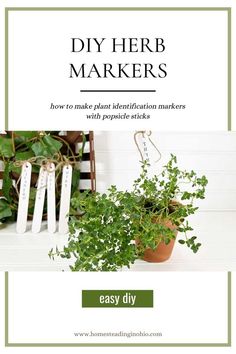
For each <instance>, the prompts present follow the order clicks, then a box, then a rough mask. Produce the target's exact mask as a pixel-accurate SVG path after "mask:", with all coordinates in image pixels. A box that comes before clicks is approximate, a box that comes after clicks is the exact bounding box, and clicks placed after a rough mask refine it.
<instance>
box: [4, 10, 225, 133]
mask: <svg viewBox="0 0 236 354" xmlns="http://www.w3.org/2000/svg"><path fill="white" fill-rule="evenodd" d="M71 37H79V38H83V39H84V38H92V37H96V38H103V37H104V38H107V39H106V40H105V41H104V46H103V45H102V52H101V53H96V52H92V53H84V52H81V53H71ZM113 37H116V38H122V37H137V38H141V37H146V38H150V40H151V43H152V39H153V38H155V37H161V38H164V40H165V46H166V50H165V51H164V52H163V53H149V52H148V53H121V54H120V53H111V43H110V38H113ZM118 41H119V40H118ZM119 42H120V41H119ZM93 48H94V47H93V46H92V50H93ZM104 62H105V63H106V62H108V63H112V64H114V66H115V67H116V65H117V63H137V62H138V63H139V62H140V63H145V62H146V63H149V62H150V63H153V64H154V66H155V67H156V66H158V65H159V63H163V62H164V63H166V64H167V72H168V74H167V77H166V78H164V79H160V78H157V79H154V78H149V79H125V78H122V79H113V78H112V79H110V78H109V79H102V78H100V79H97V78H95V79H91V78H90V79H79V78H73V79H71V78H69V63H73V64H74V65H75V67H76V68H77V70H78V68H79V67H80V65H81V64H82V63H86V65H92V64H93V63H95V64H96V65H97V66H98V67H99V66H100V65H102V63H104ZM23 83H24V87H23V92H22V84H23ZM80 89H156V90H157V92H156V93H128V94H126V93H87V94H86V93H80V92H79V90H80ZM84 102H88V103H90V104H92V103H94V104H95V103H96V104H97V103H102V104H108V103H113V102H114V103H121V104H128V103H130V102H131V103H132V102H137V103H139V104H141V103H149V104H157V105H158V104H165V105H166V104H172V103H174V104H178V105H180V104H181V105H186V109H185V110H166V111H165V110H159V111H158V110H156V111H154V112H150V114H151V119H150V120H148V121H146V120H145V121H144V120H142V119H141V120H135V121H133V120H128V121H122V122H121V121H120V120H116V121H113V122H111V121H100V120H94V121H92V122H91V121H90V120H87V119H86V113H91V111H78V110H50V109H49V107H50V105H51V103H53V104H54V105H58V104H67V103H68V104H72V105H73V104H83V103H84ZM102 112H103V113H110V114H111V111H109V112H108V111H105V110H103V111H102ZM118 112H119V111H117V110H115V111H113V113H118ZM124 112H126V113H130V114H132V113H136V112H134V111H132V110H130V111H129V110H123V113H124ZM139 112H140V113H143V112H146V113H149V111H145V110H139ZM95 113H96V112H95ZM29 121H31V127H32V128H33V129H35V130H42V129H44V130H50V129H53V127H55V125H56V124H58V125H59V126H60V128H61V129H74V128H75V126H77V127H79V128H78V129H83V130H84V129H87V128H88V127H89V126H90V127H91V125H92V126H93V128H94V129H106V130H113V129H118V130H120V129H130V128H131V127H133V125H134V124H135V126H136V128H143V127H144V126H148V127H149V128H150V127H153V126H158V129H159V130H226V129H227V12H226V11H223V12H221V11H200V12H199V11H189V12H186V11H182V12H179V11H178V12H176V11H167V12H165V11H164V12H163V11H149V12H147V11H146V12H140V11H133V12H130V11H126V12H125V11H124V12H120V11H118V12H116V11H113V12H107V11H105V12H96V11H94V12H80V11H71V12H69V11H66V12H62V11H55V12H51V11H49V12H47V11H43V12H42V11H35V12H34V11H32V12H29V11H26V12H22V11H21V12H17V11H15V12H10V13H9V129H12V128H13V127H14V129H15V130H20V129H27V128H28V122H29Z"/></svg>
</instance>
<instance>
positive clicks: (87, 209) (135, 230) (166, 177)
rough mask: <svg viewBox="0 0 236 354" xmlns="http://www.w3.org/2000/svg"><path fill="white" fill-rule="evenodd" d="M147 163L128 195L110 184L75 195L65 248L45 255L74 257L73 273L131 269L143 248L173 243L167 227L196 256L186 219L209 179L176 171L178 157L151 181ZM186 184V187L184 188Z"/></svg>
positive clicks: (196, 249) (202, 194)
mask: <svg viewBox="0 0 236 354" xmlns="http://www.w3.org/2000/svg"><path fill="white" fill-rule="evenodd" d="M148 167H149V165H148V163H147V162H146V161H144V162H143V163H142V164H141V174H140V176H139V178H137V179H136V180H135V181H134V184H133V189H132V190H131V191H118V190H117V188H116V186H111V187H110V188H109V189H108V191H107V193H103V194H102V193H93V194H91V193H88V192H84V193H78V192H76V193H75V194H74V195H73V198H72V200H71V212H70V219H69V239H68V244H67V245H66V246H64V249H63V250H61V251H60V250H59V249H58V248H56V250H53V249H51V251H50V252H49V256H50V257H51V258H52V259H54V257H55V256H60V257H62V258H68V259H70V258H71V259H72V262H73V264H72V265H70V268H71V270H72V271H115V270H118V269H120V268H121V267H122V266H127V267H129V266H130V265H131V264H132V263H134V261H135V260H136V259H138V258H142V257H143V255H144V252H145V250H146V249H147V248H151V249H152V250H155V249H156V248H157V246H158V245H159V244H160V242H164V243H165V244H166V245H167V244H168V243H169V242H170V241H171V240H172V239H175V237H176V233H175V230H173V229H170V227H168V225H167V223H166V222H169V223H171V224H172V225H174V226H175V228H176V229H177V230H178V231H179V232H180V233H181V234H183V235H184V237H183V238H180V240H179V243H180V244H183V245H186V246H187V247H188V248H190V249H191V250H192V251H193V252H194V253H196V252H197V251H198V250H199V247H200V246H201V244H200V243H199V242H198V241H197V238H196V236H191V237H188V235H187V234H188V232H189V231H192V230H193V229H192V227H191V226H190V225H189V222H188V220H187V218H188V217H189V216H190V215H192V214H194V213H195V212H196V211H197V209H198V207H196V206H194V201H195V200H196V199H204V196H205V188H206V185H207V178H206V177H205V176H201V177H198V176H197V174H196V173H195V172H194V171H185V170H180V169H179V168H178V166H177V159H176V156H174V155H171V158H170V160H169V162H168V163H167V164H166V165H165V166H164V167H163V169H162V171H161V173H160V174H159V175H154V176H153V177H149V175H148ZM186 186H188V188H186Z"/></svg>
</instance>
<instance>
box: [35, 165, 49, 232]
mask: <svg viewBox="0 0 236 354" xmlns="http://www.w3.org/2000/svg"><path fill="white" fill-rule="evenodd" d="M47 175H48V172H47V170H46V168H45V166H42V167H41V168H40V171H39V178H38V186H37V192H36V197H35V205H34V215H33V223H32V232H33V233H38V232H39V231H40V229H41V224H42V217H43V206H44V200H45V191H46V185H47Z"/></svg>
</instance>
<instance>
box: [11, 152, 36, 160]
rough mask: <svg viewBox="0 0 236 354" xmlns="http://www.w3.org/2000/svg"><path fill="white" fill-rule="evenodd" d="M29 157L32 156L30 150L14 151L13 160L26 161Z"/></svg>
mask: <svg viewBox="0 0 236 354" xmlns="http://www.w3.org/2000/svg"><path fill="white" fill-rule="evenodd" d="M31 157H34V154H33V152H32V151H23V152H16V156H15V160H16V161H18V160H20V161H26V160H29V159H30V158H31Z"/></svg>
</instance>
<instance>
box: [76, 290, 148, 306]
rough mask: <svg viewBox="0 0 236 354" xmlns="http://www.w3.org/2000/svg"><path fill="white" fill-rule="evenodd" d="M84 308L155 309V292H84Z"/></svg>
mask: <svg viewBox="0 0 236 354" xmlns="http://www.w3.org/2000/svg"><path fill="white" fill-rule="evenodd" d="M82 307H153V290H82Z"/></svg>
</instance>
